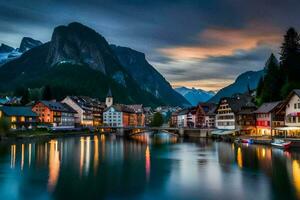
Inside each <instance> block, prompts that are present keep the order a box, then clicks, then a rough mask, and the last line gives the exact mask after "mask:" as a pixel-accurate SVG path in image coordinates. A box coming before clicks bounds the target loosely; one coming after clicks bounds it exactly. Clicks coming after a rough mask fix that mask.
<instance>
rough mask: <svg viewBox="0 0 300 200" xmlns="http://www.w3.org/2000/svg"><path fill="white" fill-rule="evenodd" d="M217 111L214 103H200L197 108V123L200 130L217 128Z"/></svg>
mask: <svg viewBox="0 0 300 200" xmlns="http://www.w3.org/2000/svg"><path fill="white" fill-rule="evenodd" d="M215 109H216V105H215V104H213V103H200V104H198V106H197V107H196V119H195V120H196V122H195V126H196V127H198V128H213V127H215V113H214V112H215Z"/></svg>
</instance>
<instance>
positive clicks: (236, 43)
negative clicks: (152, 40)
mask: <svg viewBox="0 0 300 200" xmlns="http://www.w3.org/2000/svg"><path fill="white" fill-rule="evenodd" d="M199 38H200V40H201V41H208V45H207V44H206V45H199V46H179V47H172V48H162V49H159V51H160V52H161V53H163V54H165V55H167V56H170V57H172V58H174V59H193V58H197V59H203V58H207V57H208V56H227V55H232V54H233V53H234V52H235V51H237V50H250V49H252V48H255V47H257V46H258V45H259V44H268V45H275V44H276V45H278V44H279V43H280V40H281V36H280V34H278V30H276V29H275V28H273V27H265V26H260V25H257V24H252V25H250V26H249V27H247V28H245V29H225V28H209V29H206V30H204V31H203V32H201V34H200V35H199ZM209 43H211V44H209Z"/></svg>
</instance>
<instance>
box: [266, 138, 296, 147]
mask: <svg viewBox="0 0 300 200" xmlns="http://www.w3.org/2000/svg"><path fill="white" fill-rule="evenodd" d="M271 145H272V146H273V147H277V148H281V149H288V148H290V147H291V145H292V142H290V141H284V140H280V139H275V140H274V142H272V143H271Z"/></svg>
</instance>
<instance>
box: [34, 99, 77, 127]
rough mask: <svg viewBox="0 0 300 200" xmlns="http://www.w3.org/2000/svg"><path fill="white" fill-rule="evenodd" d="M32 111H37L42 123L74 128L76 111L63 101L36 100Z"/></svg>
mask: <svg viewBox="0 0 300 200" xmlns="http://www.w3.org/2000/svg"><path fill="white" fill-rule="evenodd" d="M32 111H33V112H35V113H37V115H38V119H39V122H40V123H41V124H42V125H47V126H51V127H60V128H74V126H75V114H76V111H75V110H74V109H72V108H71V107H70V106H68V105H67V104H65V103H61V102H56V101H38V102H37V103H36V104H35V105H34V106H33V107H32Z"/></svg>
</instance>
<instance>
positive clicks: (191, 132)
mask: <svg viewBox="0 0 300 200" xmlns="http://www.w3.org/2000/svg"><path fill="white" fill-rule="evenodd" d="M99 129H100V131H101V130H102V131H101V132H111V131H114V132H116V133H117V134H118V135H120V136H124V135H131V134H135V133H141V132H145V131H166V132H170V133H173V134H177V135H179V136H180V137H183V136H188V137H208V136H209V135H210V133H211V131H212V130H214V129H205V128H186V127H185V128H184V127H179V128H177V127H143V126H129V127H108V126H101V127H99ZM105 130H107V131H105Z"/></svg>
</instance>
